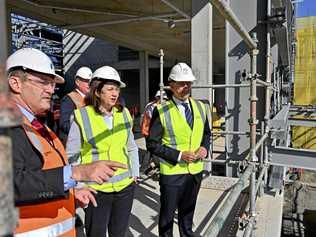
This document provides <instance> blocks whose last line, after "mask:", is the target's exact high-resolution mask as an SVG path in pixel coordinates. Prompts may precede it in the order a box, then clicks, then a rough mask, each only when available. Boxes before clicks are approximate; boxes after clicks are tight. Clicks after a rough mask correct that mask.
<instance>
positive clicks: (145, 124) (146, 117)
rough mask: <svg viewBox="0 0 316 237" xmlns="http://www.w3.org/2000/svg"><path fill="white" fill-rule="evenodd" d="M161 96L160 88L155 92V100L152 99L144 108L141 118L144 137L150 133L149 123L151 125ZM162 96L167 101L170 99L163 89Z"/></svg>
mask: <svg viewBox="0 0 316 237" xmlns="http://www.w3.org/2000/svg"><path fill="white" fill-rule="evenodd" d="M160 97H161V92H160V90H158V91H157V92H156V94H155V99H154V100H153V101H150V102H149V103H148V104H147V105H146V106H145V109H144V114H143V117H142V120H141V125H140V128H141V133H142V135H143V136H144V137H147V136H148V134H149V125H150V120H151V117H152V114H153V110H154V108H155V107H156V106H157V105H158V104H159V103H160ZM162 98H163V101H166V100H167V99H168V96H167V94H166V92H165V91H162Z"/></svg>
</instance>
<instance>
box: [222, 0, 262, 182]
mask: <svg viewBox="0 0 316 237" xmlns="http://www.w3.org/2000/svg"><path fill="white" fill-rule="evenodd" d="M229 3H230V8H231V9H232V10H233V12H234V14H235V15H236V16H237V17H238V19H239V20H240V22H241V23H242V24H243V25H244V27H245V28H246V29H247V30H248V32H250V33H252V32H256V33H257V39H258V40H259V42H258V47H259V55H258V56H257V73H258V74H260V75H261V79H264V78H265V71H266V67H265V65H266V26H265V25H264V24H257V22H258V21H264V20H265V17H266V1H260V0H256V1H254V0H230V1H229ZM245 6H246V7H245ZM225 51H226V52H225V63H226V65H225V81H226V84H238V83H241V80H242V79H243V78H242V77H241V75H242V72H243V71H244V70H246V72H250V56H249V54H248V52H249V51H248V48H247V46H246V44H245V43H244V41H243V40H242V38H241V37H240V36H239V34H238V33H237V32H236V31H235V29H233V27H232V26H230V25H229V23H226V50H225ZM249 94H250V89H249V88H235V89H226V90H225V98H226V99H225V101H226V114H225V117H226V123H225V125H226V126H225V128H226V130H227V131H243V132H244V131H249V123H248V119H249V113H250V112H249V111H250V108H249ZM264 95H265V94H264V90H263V88H262V87H257V97H258V101H257V119H258V120H259V121H262V119H263V117H264V110H265V98H264ZM257 139H258V138H257ZM249 145H250V144H249V138H248V137H247V136H238V135H229V136H226V151H227V155H226V158H227V159H232V160H243V159H244V158H245V156H246V155H247V154H248V151H249ZM226 175H227V176H236V175H237V169H235V168H232V167H230V166H227V167H226Z"/></svg>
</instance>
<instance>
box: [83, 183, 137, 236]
mask: <svg viewBox="0 0 316 237" xmlns="http://www.w3.org/2000/svg"><path fill="white" fill-rule="evenodd" d="M134 190H135V184H134V183H133V184H131V185H129V186H128V187H126V188H125V189H123V190H121V191H120V192H113V193H104V192H100V191H99V192H98V193H97V194H96V195H95V197H96V201H97V204H98V206H97V207H94V206H93V205H92V204H89V206H88V207H87V208H86V209H85V228H86V234H87V237H106V236H107V234H106V233H107V232H108V236H109V237H124V236H125V234H126V231H127V228H128V221H129V216H130V214H131V209H132V204H133V198H134Z"/></svg>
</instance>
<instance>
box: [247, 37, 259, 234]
mask: <svg viewBox="0 0 316 237" xmlns="http://www.w3.org/2000/svg"><path fill="white" fill-rule="evenodd" d="M253 40H254V41H255V42H256V41H257V37H256V34H253ZM258 52H259V51H258V50H257V49H253V50H252V51H251V54H250V57H251V72H250V98H249V99H250V119H249V126H250V162H257V160H258V158H257V155H256V141H257V139H256V138H257V133H256V130H257V123H258V121H257V101H258V97H257V55H258ZM249 199H250V200H249V202H250V210H249V212H250V222H249V223H252V224H253V222H254V221H255V217H256V170H255V169H253V170H252V172H251V175H250V187H249ZM252 224H251V225H252ZM252 229H253V228H251V229H250V233H252ZM251 236H252V234H251Z"/></svg>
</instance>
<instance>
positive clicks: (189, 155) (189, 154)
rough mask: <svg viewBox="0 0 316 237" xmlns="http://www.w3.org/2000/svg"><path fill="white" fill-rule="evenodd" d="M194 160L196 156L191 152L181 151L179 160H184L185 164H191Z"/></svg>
mask: <svg viewBox="0 0 316 237" xmlns="http://www.w3.org/2000/svg"><path fill="white" fill-rule="evenodd" d="M195 159H196V155H195V154H194V152H192V151H183V152H182V154H181V160H184V161H185V162H187V163H192V162H193V161H195Z"/></svg>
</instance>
